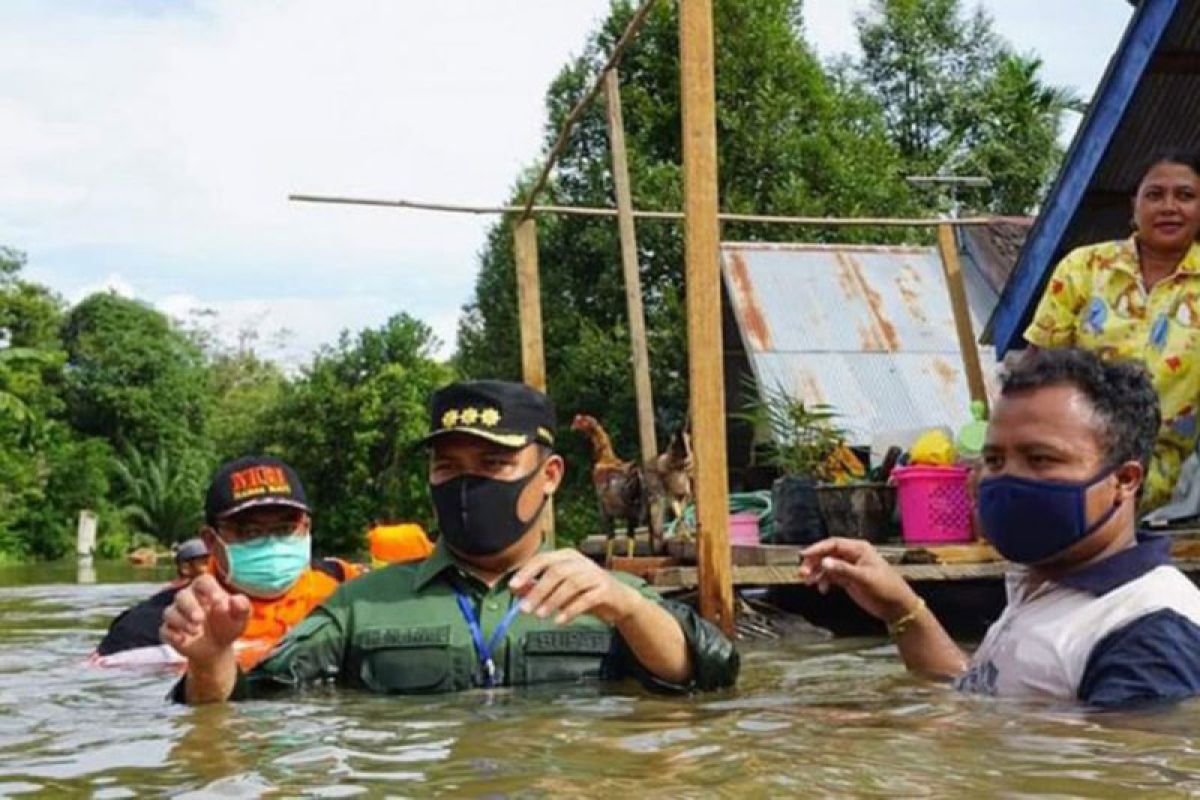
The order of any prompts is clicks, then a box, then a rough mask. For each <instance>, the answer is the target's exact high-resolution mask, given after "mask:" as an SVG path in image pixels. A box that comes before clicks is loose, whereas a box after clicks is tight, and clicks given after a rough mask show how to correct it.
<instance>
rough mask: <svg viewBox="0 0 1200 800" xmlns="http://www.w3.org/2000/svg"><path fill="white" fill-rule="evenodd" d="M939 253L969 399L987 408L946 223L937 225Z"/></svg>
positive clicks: (952, 240)
mask: <svg viewBox="0 0 1200 800" xmlns="http://www.w3.org/2000/svg"><path fill="white" fill-rule="evenodd" d="M938 251H939V252H940V254H941V257H942V271H943V272H944V273H945V275H946V289H947V291H948V292H949V293H950V309H951V311H953V313H954V328H955V331H956V333H957V334H958V348H959V350H960V351H961V352H962V362H963V371H964V372H966V375H967V387H968V388H969V390H970V393H971V399H972V400H978V401H980V402H982V403H983V407H984V408H985V409H986V408H987V402H988V398H987V388H986V385H985V384H984V381H983V367H981V366H980V363H979V349H978V348H977V347H976V346H975V329H974V328H973V327H972V326H971V307H970V305H968V304H967V289H966V285H965V284H964V283H963V275H962V265H961V264H960V263H959V260H958V240H957V239H956V237H955V235H954V228H953V227H951V226H950V225H948V224H942V225H939V226H938Z"/></svg>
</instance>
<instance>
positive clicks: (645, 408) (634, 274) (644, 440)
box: [604, 67, 662, 542]
mask: <svg viewBox="0 0 1200 800" xmlns="http://www.w3.org/2000/svg"><path fill="white" fill-rule="evenodd" d="M604 99H605V101H606V103H607V107H608V140H609V143H610V146H611V148H612V176H613V186H614V188H615V190H616V195H617V228H618V230H619V231H620V234H621V268H622V271H623V273H624V276H625V307H626V310H627V313H628V315H629V344H630V348H631V350H632V355H633V389H634V395H635V396H636V398H637V416H638V444H639V445H641V450H642V464H643V465H644V466H645V469H646V474H647V475H649V474H651V471H652V470H653V469H654V464H655V457H656V456H657V455H658V437H657V435H656V434H655V431H654V394H653V392H652V391H651V388H650V353H649V350H648V348H647V345H646V313H645V311H644V309H643V307H642V277H641V274H640V273H639V270H638V256H637V229H636V228H635V226H634V222H633V197H632V195H631V193H630V189H629V160H628V158H627V156H626V153H625V122H624V120H623V119H622V117H621V84H620V80H619V79H618V77H617V69H616V67H613V68H612V69H610V70H609V71H608V72H607V73H606V74H605V76H604ZM656 494H658V495H661V493H656ZM653 505H654V506H655V507H653V508H652V509H651V511H650V530H651V533H652V534H653V536H652V538H651V542H653V541H654V539H656V538H658V534H659V528H660V527H661V524H660V523H661V522H662V519H661V516H660V515H661V508H662V498H661V497H655V498H654V503H653Z"/></svg>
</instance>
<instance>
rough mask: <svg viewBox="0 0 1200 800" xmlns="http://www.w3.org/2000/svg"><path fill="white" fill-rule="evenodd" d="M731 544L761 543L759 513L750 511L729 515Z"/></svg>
mask: <svg viewBox="0 0 1200 800" xmlns="http://www.w3.org/2000/svg"><path fill="white" fill-rule="evenodd" d="M729 543H730V544H759V539H758V515H757V514H751V513H748V512H744V511H743V512H741V513H738V514H730V515H729Z"/></svg>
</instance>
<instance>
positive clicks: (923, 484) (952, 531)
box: [892, 466, 973, 544]
mask: <svg viewBox="0 0 1200 800" xmlns="http://www.w3.org/2000/svg"><path fill="white" fill-rule="evenodd" d="M970 474H971V470H970V469H968V468H967V467H922V466H914V467H897V468H896V469H895V470H893V471H892V480H894V481H895V483H896V493H897V498H898V500H899V503H900V527H901V531H902V533H903V536H904V541H905V542H906V543H910V544H933V543H935V542H936V543H946V542H969V541H971V540H972V538H973V537H972V535H971V515H972V510H973V507H972V504H971V497H970V495H969V494H968V493H967V476H968V475H970Z"/></svg>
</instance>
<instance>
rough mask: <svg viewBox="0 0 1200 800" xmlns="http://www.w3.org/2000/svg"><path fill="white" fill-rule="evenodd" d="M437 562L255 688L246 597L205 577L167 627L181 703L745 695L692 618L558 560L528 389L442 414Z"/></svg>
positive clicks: (351, 591) (468, 399)
mask: <svg viewBox="0 0 1200 800" xmlns="http://www.w3.org/2000/svg"><path fill="white" fill-rule="evenodd" d="M432 411H433V420H432V424H431V430H432V432H431V433H430V435H429V436H428V437H427V439H426V442H427V444H428V446H429V448H430V451H431V456H430V467H429V490H430V495H431V496H432V498H433V503H434V507H435V510H436V512H437V518H438V527H439V529H440V533H441V537H440V539H439V541H438V544H437V547H436V549H435V550H434V553H433V555H431V556H430V557H429V558H428V559H426V560H425V561H423V562H420V563H416V564H397V565H394V566H390V567H387V568H385V569H382V570H380V571H378V572H374V573H371V574H369V575H367V576H365V577H363V578H360V579H358V580H356V581H353V582H351V583H347V584H345V585H343V586H342V587H341V588H340V589H339V590H338V591H337V593H336V594H334V596H333V597H331V598H330V599H329V600H327V601H326V602H325V603H324V604H322V605H321V606H320V607H318V608H317V609H316V610H315V611H314V612H313V613H312V614H311V615H310V616H309V617H308V618H307V619H306V620H305V621H303V622H302V623H300V624H299V625H298V626H296V627H295V628H294V629H293V630H292V631H291V632H290V633H289V634H288V635H287V637H285V638H284V639H283V640H282V641H281V642H280V644H279V646H278V647H277V648H276V650H275V652H274V653H273V654H272V655H271V656H269V657H268V658H267V659H266V660H265V661H263V662H262V663H261V664H260V665H259V666H257V667H256V668H255V669H254V670H253V671H251V672H250V673H249V674H242V673H240V672H239V671H238V668H237V664H236V661H235V660H234V657H233V651H232V649H231V644H232V642H233V641H234V640H236V639H237V636H238V634H239V633H240V631H241V629H242V626H244V625H245V620H246V614H247V610H248V605H247V602H246V599H245V598H244V597H242V596H240V595H237V594H230V593H228V592H227V591H226V590H225V589H224V588H222V587H221V586H220V585H219V584H218V583H217V582H216V581H214V580H211V579H209V578H204V577H202V578H200V579H198V580H197V581H195V582H194V583H193V584H192V585H191V586H190V587H188V588H187V589H184V590H182V591H181V592H180V593H179V594H178V595H177V596H176V599H175V602H174V603H173V605H172V606H171V607H170V608H169V609H168V610H167V612H166V614H165V615H164V622H163V629H162V636H163V641H166V642H168V643H170V644H171V645H172V646H173V647H174V648H175V649H176V650H178V651H179V652H180V653H182V654H183V655H184V656H186V657H187V659H188V673H187V675H186V676H185V678H184V680H182V681H181V682H180V683H179V685H178V686H177V687H176V689H175V697H176V699H178V700H181V701H185V702H188V703H207V702H216V701H221V700H225V699H230V698H232V699H240V698H248V697H262V696H265V695H268V694H271V693H273V692H276V691H279V690H283V689H288V688H294V687H297V686H301V685H304V684H306V683H311V682H314V681H318V680H330V679H332V680H335V681H336V682H337V683H339V684H341V685H345V686H353V687H359V688H365V689H368V690H371V691H375V692H385V693H397V694H406V693H422V692H447V691H458V690H463V689H470V688H474V687H491V686H506V685H508V686H511V685H520V684H533V683H544V682H551V681H576V680H580V679H585V678H605V679H619V678H625V677H634V678H637V679H638V680H640V681H641V682H642V683H643V684H644V685H646V686H648V687H650V688H655V689H661V690H664V691H689V690H696V689H701V690H702V689H712V688H718V687H722V686H730V685H732V684H733V683H734V681H735V680H736V678H737V672H738V655H737V652H736V650H735V649H734V647H733V644H732V643H731V642H730V641H729V640H728V639H727V638H725V636H724V635H723V634H722V633H721V632H720V631H719V630H717V629H716V628H715V627H713V626H712V625H710V624H708V623H707V622H705V621H704V620H702V619H700V618H699V616H698V615H697V614H696V613H695V612H694V611H693V610H692V609H691V608H689V607H688V606H685V605H683V604H679V603H672V602H669V601H664V600H662V599H661V598H659V597H658V596H657V595H656V594H655V593H654V592H653V591H652V590H651V589H649V588H648V587H646V586H645V585H644V584H642V583H641V582H640V581H638V580H637V579H635V578H633V577H631V576H629V575H624V574H621V573H610V572H607V571H605V570H603V569H601V568H600V567H599V566H597V565H596V564H595V563H593V562H592V561H590V560H589V559H587V558H585V557H584V556H583V555H581V554H580V553H579V552H578V551H577V550H574V549H565V550H554V551H551V550H549V549H546V548H544V547H543V546H542V543H541V531H540V529H539V526H538V525H537V524H536V523H537V520H538V518H539V515H540V514H541V511H542V509H543V508H544V507H545V505H546V503H547V501H548V499H549V498H550V496H551V495H552V494H553V493H554V491H555V489H556V488H557V487H558V485H559V482H560V481H561V479H562V475H563V469H564V465H563V461H562V458H561V457H559V456H558V455H555V454H554V452H553V449H552V448H553V444H554V439H553V434H552V433H551V431H552V430H553V429H554V409H553V407H552V405H551V404H550V401H549V400H548V399H547V398H546V396H545V395H543V394H541V393H540V392H536V391H534V390H533V389H530V388H529V387H527V386H524V385H522V384H514V383H505V382H500V381H476V382H471V383H458V384H453V385H451V386H448V387H446V388H444V389H442V390H440V391H438V392H437V393H436V394H435V395H434V398H433V403H432Z"/></svg>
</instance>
